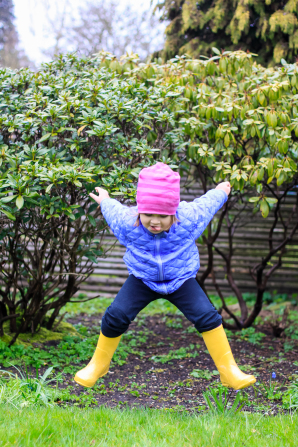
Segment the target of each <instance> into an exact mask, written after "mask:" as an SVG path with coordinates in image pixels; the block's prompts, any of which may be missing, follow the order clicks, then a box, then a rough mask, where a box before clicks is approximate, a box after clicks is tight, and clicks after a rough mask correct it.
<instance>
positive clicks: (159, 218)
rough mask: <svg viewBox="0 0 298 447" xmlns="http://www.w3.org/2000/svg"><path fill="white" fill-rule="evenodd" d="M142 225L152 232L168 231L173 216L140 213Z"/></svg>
mask: <svg viewBox="0 0 298 447" xmlns="http://www.w3.org/2000/svg"><path fill="white" fill-rule="evenodd" d="M140 219H141V222H142V225H144V227H145V228H147V230H149V231H151V233H154V234H158V233H161V232H162V231H167V230H168V229H169V228H170V226H171V221H172V216H169V215H167V214H143V213H140Z"/></svg>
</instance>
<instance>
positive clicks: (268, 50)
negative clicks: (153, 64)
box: [157, 0, 298, 66]
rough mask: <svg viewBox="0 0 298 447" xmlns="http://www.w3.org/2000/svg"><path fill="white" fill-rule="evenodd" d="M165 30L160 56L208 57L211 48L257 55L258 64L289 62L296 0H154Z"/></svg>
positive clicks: (296, 47)
mask: <svg viewBox="0 0 298 447" xmlns="http://www.w3.org/2000/svg"><path fill="white" fill-rule="evenodd" d="M157 8H159V9H161V10H162V11H163V16H162V17H163V20H169V21H170V23H169V25H168V27H167V29H166V43H165V47H164V50H163V51H162V54H161V55H162V57H163V58H164V59H169V58H171V57H174V56H175V55H177V54H184V53H188V54H190V55H191V56H193V57H198V56H199V55H205V56H209V55H210V54H211V49H212V47H217V48H222V49H225V50H226V51H227V50H231V51H235V50H238V49H242V50H244V51H246V50H249V51H251V52H253V53H257V54H258V58H257V60H258V62H260V63H262V64H266V65H269V66H270V65H274V64H276V63H279V62H280V60H281V59H282V58H284V59H285V60H286V61H287V62H294V61H295V60H296V57H297V55H298V0H285V1H274V0H265V1H264V0H163V1H161V0H158V4H157Z"/></svg>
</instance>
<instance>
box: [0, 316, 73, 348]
mask: <svg viewBox="0 0 298 447" xmlns="http://www.w3.org/2000/svg"><path fill="white" fill-rule="evenodd" d="M3 329H4V336H2V337H0V340H2V341H4V342H5V343H9V342H10V340H11V339H12V337H13V336H14V334H12V333H11V332H9V322H8V321H7V322H6V323H4V325H3ZM65 335H77V336H79V333H78V332H77V330H76V329H75V328H74V327H73V325H72V324H70V323H66V322H65V321H62V322H61V323H59V324H58V326H57V327H56V328H55V331H50V330H48V329H46V328H44V327H42V328H40V330H39V331H38V332H37V333H36V334H31V333H30V332H26V333H24V334H20V335H19V336H18V338H17V341H16V344H17V345H18V344H21V345H24V346H29V345H31V344H33V343H47V342H49V341H54V340H56V341H57V340H62V339H63V337H65Z"/></svg>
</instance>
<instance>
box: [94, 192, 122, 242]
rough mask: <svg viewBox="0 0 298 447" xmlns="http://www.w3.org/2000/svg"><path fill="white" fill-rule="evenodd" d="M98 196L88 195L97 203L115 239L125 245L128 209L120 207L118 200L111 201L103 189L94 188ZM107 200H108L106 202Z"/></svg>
mask: <svg viewBox="0 0 298 447" xmlns="http://www.w3.org/2000/svg"><path fill="white" fill-rule="evenodd" d="M95 191H96V192H97V194H98V195H96V194H93V193H90V194H89V196H90V197H91V198H92V199H93V200H95V202H97V203H98V204H99V205H100V207H101V211H102V214H103V216H104V218H105V220H106V221H107V224H108V225H109V227H110V228H111V230H112V231H113V233H114V235H115V236H116V238H117V239H118V240H119V242H120V243H121V244H123V245H126V244H125V242H126V229H127V221H128V218H129V208H128V207H127V206H125V205H122V204H121V203H120V202H118V200H115V199H111V198H110V196H109V193H108V191H106V190H105V189H103V188H99V187H97V188H95ZM107 199H108V200H107Z"/></svg>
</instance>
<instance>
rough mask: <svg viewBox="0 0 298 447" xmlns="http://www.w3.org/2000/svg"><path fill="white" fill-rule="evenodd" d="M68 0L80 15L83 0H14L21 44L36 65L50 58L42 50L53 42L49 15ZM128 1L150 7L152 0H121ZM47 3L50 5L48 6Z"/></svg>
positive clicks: (136, 5) (53, 13)
mask: <svg viewBox="0 0 298 447" xmlns="http://www.w3.org/2000/svg"><path fill="white" fill-rule="evenodd" d="M67 1H69V2H70V7H71V10H72V12H73V13H74V15H75V16H77V17H79V16H78V13H77V11H78V7H79V6H81V5H82V0H13V3H14V7H15V17H16V20H15V25H16V27H17V30H18V33H19V38H20V46H21V48H22V49H23V50H25V53H26V54H27V56H28V57H29V59H30V60H31V61H33V62H34V63H35V65H36V66H38V65H40V63H41V62H46V61H48V60H49V58H48V57H47V56H46V55H45V54H43V52H42V50H43V49H46V48H49V47H50V46H51V44H53V40H52V38H51V30H50V29H49V25H48V21H47V15H49V16H50V17H53V16H54V15H55V13H56V11H57V9H58V10H61V9H62V8H64V7H65V3H66V2H67ZM128 1H130V3H133V5H134V7H138V8H139V9H143V8H144V9H148V8H149V7H150V0H138V1H134V0H119V2H120V3H121V6H122V5H123V7H125V4H126V3H127V2H128ZM45 5H48V8H46V6H45Z"/></svg>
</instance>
